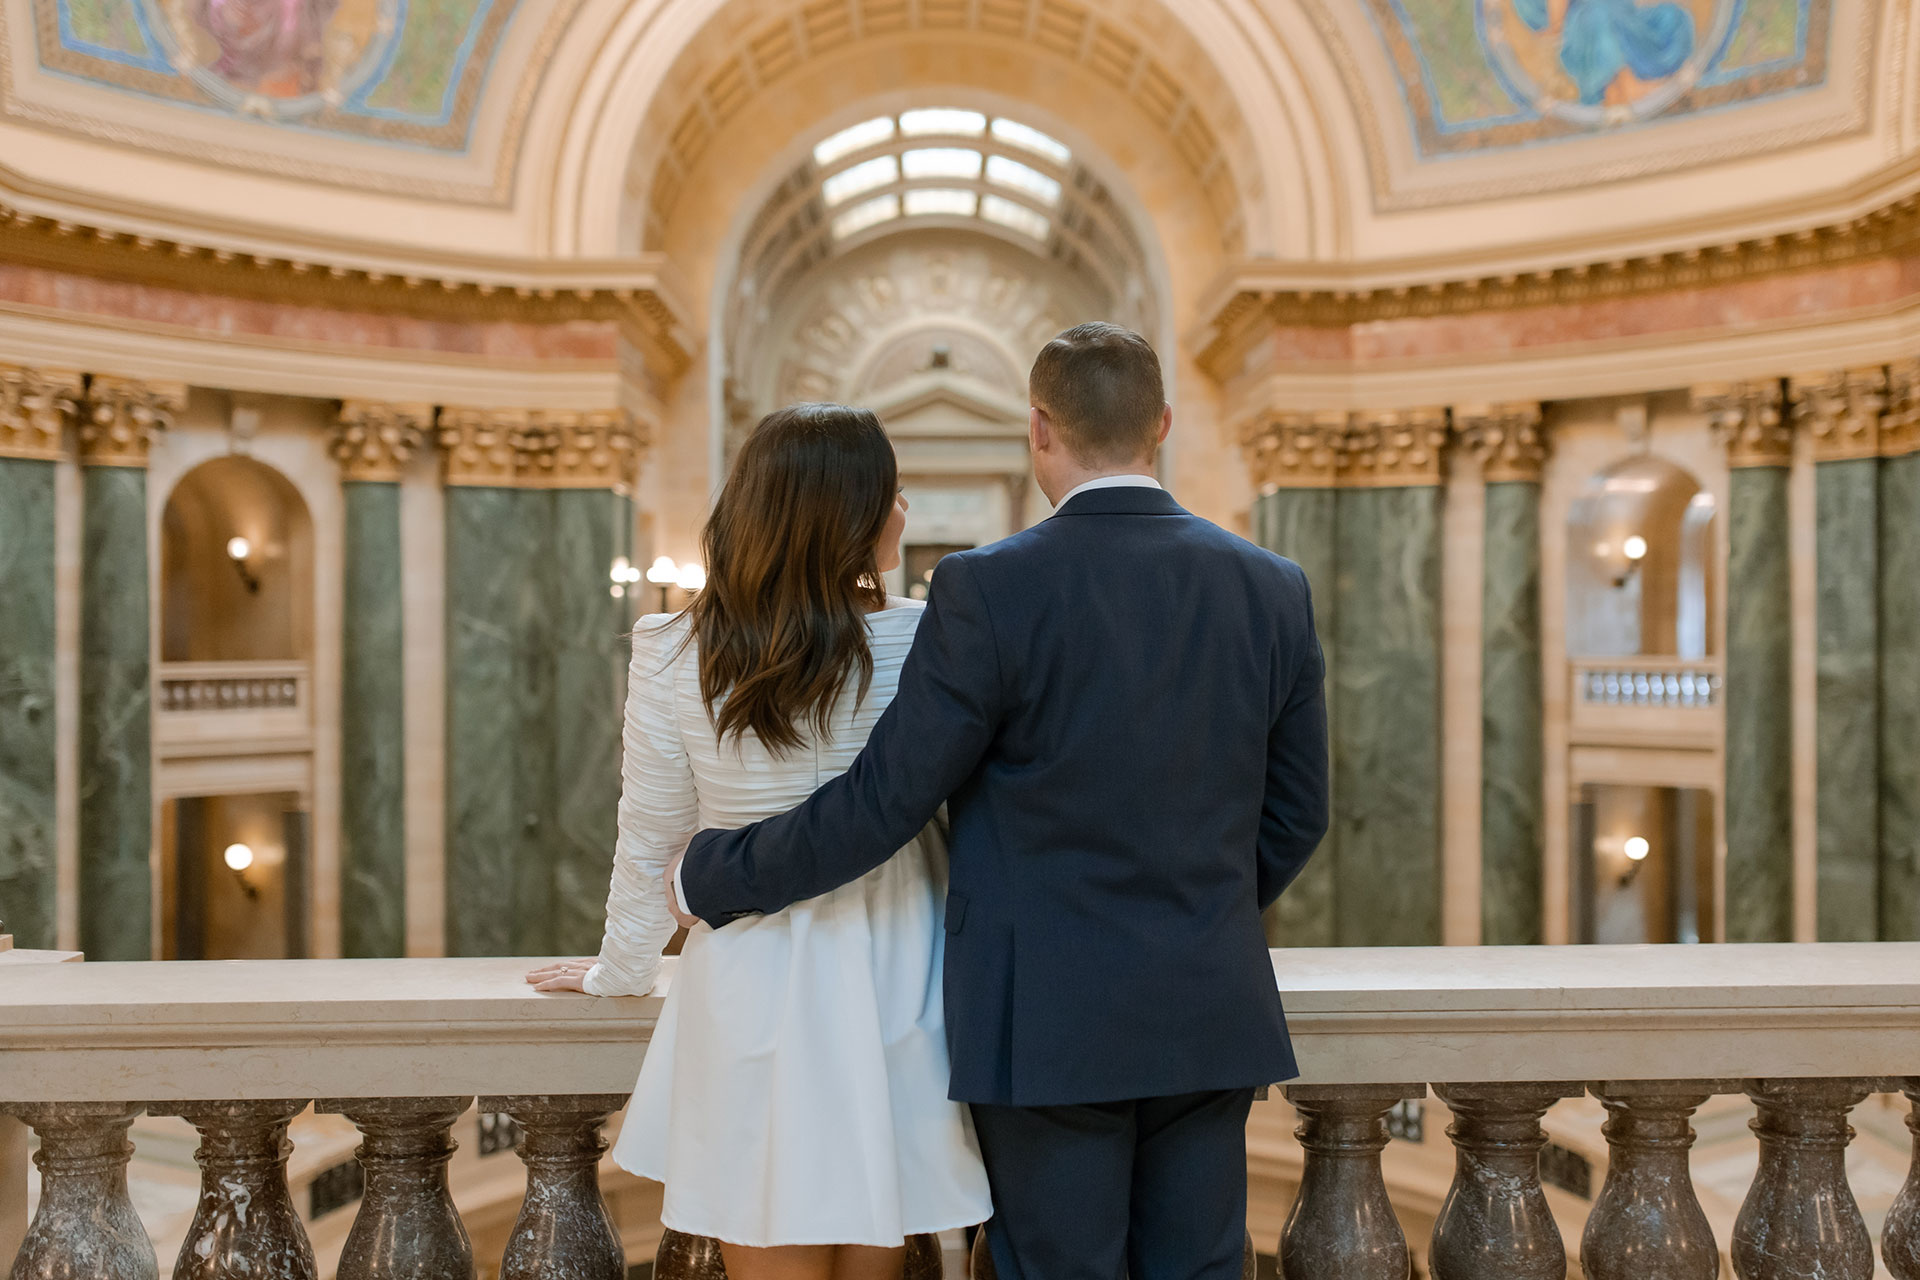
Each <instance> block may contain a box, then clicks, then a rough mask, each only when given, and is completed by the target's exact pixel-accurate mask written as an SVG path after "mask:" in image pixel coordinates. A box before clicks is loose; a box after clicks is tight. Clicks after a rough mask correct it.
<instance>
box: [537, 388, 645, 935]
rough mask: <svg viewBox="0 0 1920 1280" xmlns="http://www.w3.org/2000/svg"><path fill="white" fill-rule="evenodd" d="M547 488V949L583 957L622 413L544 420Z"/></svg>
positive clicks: (600, 871) (606, 731)
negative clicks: (550, 787) (550, 937)
mask: <svg viewBox="0 0 1920 1280" xmlns="http://www.w3.org/2000/svg"><path fill="white" fill-rule="evenodd" d="M543 424H544V427H545V430H546V442H547V446H548V451H547V454H546V457H547V458H549V459H550V466H549V468H548V469H547V482H548V483H549V484H550V485H551V486H553V487H552V492H551V493H550V495H549V498H550V500H551V503H552V539H553V541H552V551H553V561H552V570H553V571H552V573H551V574H549V575H546V576H545V577H544V579H543V580H544V582H545V584H546V586H547V589H548V592H549V596H548V602H547V607H546V608H545V609H544V610H543V613H544V616H545V617H546V618H547V619H548V629H547V631H548V634H547V644H548V653H549V654H550V661H551V663H552V671H551V675H550V677H549V680H550V687H551V689H552V707H553V712H552V716H553V730H552V737H551V738H550V739H548V741H549V742H550V744H551V749H550V755H551V759H552V762H553V793H552V794H553V825H552V829H551V831H550V833H549V835H548V839H547V841H546V847H545V850H544V853H545V862H546V865H547V866H549V867H550V868H551V869H552V874H553V887H552V901H553V931H554V944H553V945H554V949H555V950H557V951H560V952H566V953H577V954H582V955H591V954H593V953H594V952H595V951H597V950H598V949H599V946H600V934H601V930H602V928H603V927H604V925H605V922H606V902H607V884H608V881H609V879H610V878H611V876H612V874H613V845H614V839H615V836H616V834H617V825H616V816H617V812H618V809H619V804H620V753H621V742H620V735H621V727H622V723H623V708H622V704H623V702H624V699H625V695H626V668H627V664H626V661H625V652H626V647H627V644H626V639H625V632H626V631H627V629H628V627H629V624H630V622H631V617H630V615H629V614H628V613H627V610H626V608H625V604H624V601H623V600H621V599H618V598H616V597H615V596H614V595H613V594H612V587H613V583H612V578H611V573H610V570H611V569H612V567H613V561H614V557H615V556H617V555H620V554H623V553H624V552H625V550H626V531H627V530H629V529H631V528H632V527H633V502H632V499H631V498H630V497H629V496H628V495H629V493H630V492H631V485H632V479H633V476H634V472H635V469H636V467H635V464H636V462H637V458H638V448H639V437H638V435H637V434H636V432H635V430H634V428H633V424H632V422H631V420H630V419H628V418H627V417H626V416H625V415H624V414H614V413H574V414H556V413H549V414H546V415H544V416H543Z"/></svg>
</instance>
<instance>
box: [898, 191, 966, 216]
mask: <svg viewBox="0 0 1920 1280" xmlns="http://www.w3.org/2000/svg"><path fill="white" fill-rule="evenodd" d="M906 203H907V216H908V217H909V218H912V217H918V216H921V215H927V214H931V215H945V216H947V217H960V218H971V217H972V216H973V214H974V210H975V209H976V208H977V207H978V206H979V203H980V201H979V197H977V196H975V195H974V194H973V192H971V191H957V190H954V189H952V188H950V187H922V188H920V189H919V190H915V191H909V192H907V201H906Z"/></svg>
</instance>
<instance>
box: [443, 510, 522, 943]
mask: <svg viewBox="0 0 1920 1280" xmlns="http://www.w3.org/2000/svg"><path fill="white" fill-rule="evenodd" d="M526 496H527V495H524V494H522V493H520V492H519V491H517V490H513V489H494V488H477V487H468V486H449V487H448V489H447V491H446V526H447V551H446V557H447V561H446V568H447V576H446V590H447V624H446V625H447V718H446V734H447V750H446V770H447V777H446V789H447V828H446V830H447V836H446V838H447V884H446V919H447V952H448V954H449V955H456V956H477V955H510V954H512V953H513V952H514V950H515V946H514V943H515V938H516V929H515V922H516V921H517V919H518V918H519V913H520V909H521V903H520V901H519V898H518V893H519V889H520V885H519V883H518V872H519V864H520V860H521V848H522V836H523V830H524V827H525V823H526V818H527V814H526V810H525V804H524V799H523V797H522V795H521V792H520V787H519V775H518V769H519V761H520V756H521V752H522V749H523V747H522V743H521V741H520V709H519V704H520V698H519V691H518V686H519V681H520V679H521V678H522V677H521V671H520V666H521V650H522V647H523V646H522V639H521V631H522V617H523V612H524V607H523V597H524V595H525V584H526V581H527V578H528V572H527V570H528V560H527V558H526V555H525V554H524V549H523V545H522V536H523V535H522V530H521V507H522V501H521V500H522V498H523V497H526Z"/></svg>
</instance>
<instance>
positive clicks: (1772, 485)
mask: <svg viewBox="0 0 1920 1280" xmlns="http://www.w3.org/2000/svg"><path fill="white" fill-rule="evenodd" d="M1694 403H1695V405H1696V406H1697V407H1698V408H1700V409H1702V410H1704V411H1705V412H1706V413H1707V414H1708V416H1709V418H1710V420H1711V422H1712V424H1713V427H1714V429H1715V431H1716V432H1717V433H1718V434H1719V436H1720V438H1721V440H1722V442H1723V443H1724V444H1725V446H1726V449H1727V460H1728V463H1729V464H1730V465H1731V467H1732V469H1733V476H1732V485H1731V489H1732V499H1731V502H1730V503H1729V510H1728V513H1727V516H1728V519H1727V526H1728V528H1727V531H1728V541H1729V544H1730V550H1729V553H1728V558H1727V637H1726V653H1727V657H1726V664H1727V665H1726V676H1725V688H1726V700H1727V706H1726V784H1725V785H1726V812H1727V832H1726V835H1727V841H1726V843H1727V865H1726V884H1727V908H1726V936H1727V941H1729V942H1788V941H1791V940H1792V938H1793V661H1792V659H1793V632H1792V628H1793V616H1792V615H1793V605H1792V600H1791V597H1790V596H1789V594H1788V587H1789V575H1788V568H1787V559H1788V553H1787V547H1788V537H1787V468H1788V466H1789V464H1790V463H1791V461H1792V453H1793V449H1792V444H1793V437H1792V432H1791V431H1790V429H1789V428H1788V426H1787V424H1786V423H1785V422H1784V421H1783V420H1782V416H1781V395H1780V384H1779V383H1778V382H1776V381H1772V380H1765V381H1752V382H1741V383H1732V384H1721V385H1717V386H1712V387H1696V388H1695V389H1694Z"/></svg>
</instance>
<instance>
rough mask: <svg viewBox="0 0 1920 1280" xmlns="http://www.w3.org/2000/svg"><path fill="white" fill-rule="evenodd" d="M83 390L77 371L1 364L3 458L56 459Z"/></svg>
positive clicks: (0, 444) (0, 448)
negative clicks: (26, 367)
mask: <svg viewBox="0 0 1920 1280" xmlns="http://www.w3.org/2000/svg"><path fill="white" fill-rule="evenodd" d="M81 391H82V379H81V376H80V375H79V374H77V373H69V372H66V371H64V370H62V371H53V370H43V369H22V368H20V367H18V366H16V365H0V458H33V459H38V460H40V461H43V462H57V461H59V460H60V459H61V458H62V457H64V456H65V454H64V452H63V445H64V437H65V434H66V427H67V424H68V423H70V422H72V421H73V420H74V415H75V414H76V412H77V411H78V408H79V402H80V396H81Z"/></svg>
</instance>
